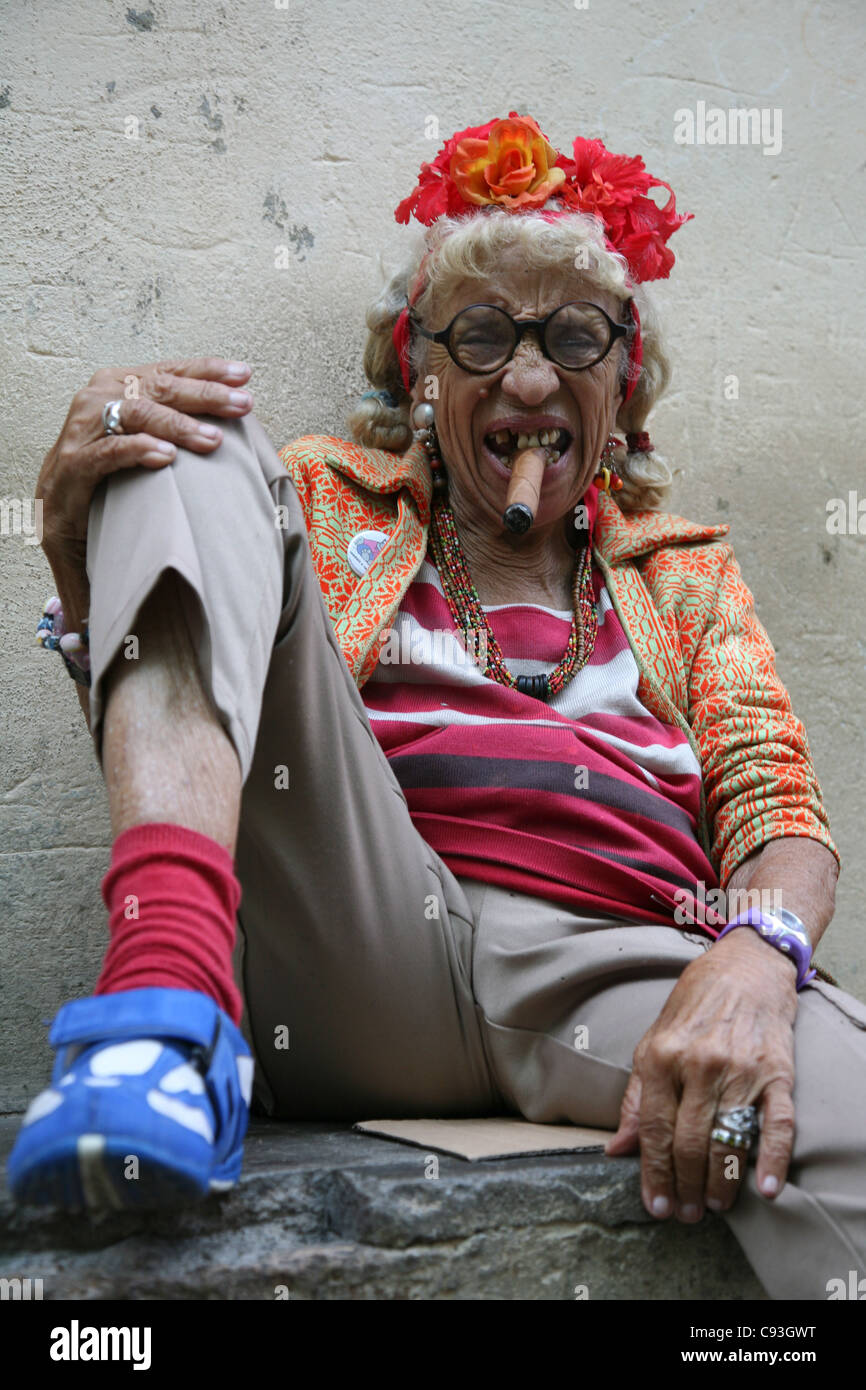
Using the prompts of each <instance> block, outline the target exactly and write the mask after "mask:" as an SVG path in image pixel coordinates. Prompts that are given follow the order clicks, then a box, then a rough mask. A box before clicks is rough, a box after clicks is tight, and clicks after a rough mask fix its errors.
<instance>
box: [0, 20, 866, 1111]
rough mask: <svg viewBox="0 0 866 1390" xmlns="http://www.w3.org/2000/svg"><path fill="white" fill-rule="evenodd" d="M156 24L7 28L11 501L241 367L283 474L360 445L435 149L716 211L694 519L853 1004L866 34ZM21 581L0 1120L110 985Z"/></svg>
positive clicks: (11, 653) (672, 427) (435, 23)
mask: <svg viewBox="0 0 866 1390" xmlns="http://www.w3.org/2000/svg"><path fill="white" fill-rule="evenodd" d="M141 3H142V5H145V4H147V5H148V8H140V9H138V10H136V9H133V8H131V7H128V6H127V4H126V3H125V0H68V3H66V4H64V5H62V6H59V5H57V4H55V3H52V0H30V3H27V4H24V3H23V0H5V3H4V4H3V5H2V9H0V25H2V33H0V64H2V70H0V150H2V163H0V208H2V220H3V251H4V256H3V260H4V273H3V279H2V291H0V354H2V360H0V372H2V383H3V389H2V398H3V403H2V466H3V478H2V481H0V496H2V497H19V498H22V499H26V498H29V497H30V496H32V490H33V484H34V481H35V479H36V476H37V473H38V470H39V466H40V461H41V458H42V456H43V454H44V452H45V450H46V449H47V448H48V446H49V445H50V443H51V441H52V439H53V438H54V437H55V436H56V434H57V432H58V430H59V428H60V425H61V423H62V420H63V417H64V415H65V412H66V409H67V406H68V403H69V399H70V397H71V396H72V394H73V393H74V391H75V390H76V389H77V388H78V387H80V386H81V385H83V384H84V383H85V382H86V381H87V379H88V378H89V376H90V375H91V373H92V372H93V371H94V370H95V368H97V367H98V366H101V365H105V364H109V363H111V364H124V365H125V364H135V363H141V362H146V361H149V360H153V359H154V358H156V357H158V356H161V355H164V354H168V353H172V354H175V353H181V354H192V353H197V352H202V351H205V352H218V353H224V354H226V355H229V356H238V357H244V358H246V359H247V360H248V361H249V362H250V363H251V364H253V365H254V367H255V375H254V378H253V381H252V386H253V388H254V389H255V392H256V397H257V410H258V413H259V415H260V416H261V418H262V419H263V420H264V422H265V424H266V426H267V427H268V429H269V430H270V432H271V434H272V436H273V438H274V439H275V440H276V441H277V442H284V441H286V440H289V439H291V438H293V437H295V436H297V435H298V434H302V433H307V432H310V431H315V430H327V431H331V432H337V433H340V432H341V431H342V428H343V419H344V416H345V413H346V411H347V408H348V407H349V405H350V403H351V401H352V399H353V397H354V396H355V395H356V393H357V392H358V391H359V390H360V389H362V385H363V382H362V375H361V370H360V357H361V348H362V321H363V312H364V307H365V304H366V301H367V299H368V297H369V296H370V295H371V294H372V293H373V291H374V290H375V289H376V287H377V285H378V283H379V268H378V267H379V257H380V253H381V254H382V255H384V257H385V258H386V260H389V259H393V257H394V256H395V255H396V254H398V253H399V249H400V247H401V244H402V242H403V239H404V237H405V235H406V233H405V231H404V230H403V229H401V228H398V227H397V225H396V224H395V223H394V221H393V218H392V215H391V211H392V209H393V208H394V206H395V205H396V203H397V202H398V201H399V199H400V198H401V197H403V196H404V195H405V194H406V193H407V192H408V191H409V189H410V188H411V187H412V185H413V183H414V180H415V175H416V172H417V168H418V165H419V163H420V161H421V160H422V159H425V158H430V157H431V156H432V155H433V154H434V153H435V151H436V150H437V149H438V147H439V143H441V141H436V142H434V141H431V140H429V139H427V138H425V123H427V122H428V118H430V117H431V116H435V117H436V118H437V119H438V121H439V128H440V132H441V137H442V138H444V137H445V136H447V135H449V134H450V133H451V132H452V131H453V130H455V129H460V128H462V127H464V126H467V125H472V124H479V123H480V122H482V121H484V120H487V119H489V118H491V117H492V116H494V115H505V114H507V112H508V110H509V109H517V110H520V111H528V112H529V113H531V114H533V115H534V116H535V117H536V118H537V119H538V120H539V121H540V123H541V125H542V126H543V128H544V129H545V130H546V131H547V133H548V134H549V136H550V138H551V139H552V140H553V142H554V143H555V144H557V145H559V147H560V148H567V147H568V145H569V144H570V141H571V139H572V138H573V137H574V135H575V134H578V133H583V134H586V135H599V136H601V137H602V138H603V139H604V140H605V141H606V142H607V143H608V145H609V146H610V147H611V148H612V149H614V150H617V151H620V150H621V151H624V152H627V153H632V152H642V153H643V154H644V156H645V158H646V160H647V164H648V167H649V168H650V169H651V170H652V171H653V172H657V173H659V174H660V175H662V176H664V177H666V178H668V179H669V180H670V181H671V183H672V184H673V186H674V188H675V189H676V192H677V195H678V200H679V203H680V206H681V207H683V208H686V209H691V210H693V211H694V212H695V213H696V220H695V221H694V222H693V223H691V224H689V226H687V227H686V228H685V229H683V230H682V231H681V232H680V233H678V235H677V237H676V239H675V243H674V244H675V249H676V255H677V261H678V264H677V268H676V271H675V274H674V278H673V279H672V280H671V281H670V283H668V284H664V285H662V286H661V287H660V288H659V290H658V294H657V300H658V302H659V304H660V305H661V307H662V309H663V312H664V315H665V319H666V321H667V324H668V327H669V334H670V340H671V347H672V349H673V353H674V357H675V360H676V364H677V369H676V379H675V383H674V386H673V389H672V392H671V395H670V397H669V398H668V400H667V401H666V402H665V403H664V404H663V405H662V406H661V407H660V408H659V411H658V414H657V418H656V421H655V429H654V433H655V435H656V437H657V440H658V443H659V446H660V447H662V448H663V450H664V452H665V453H666V454H667V455H668V456H669V457H671V458H672V459H673V460H674V461H675V462H676V464H677V465H678V466H680V467H681V468H682V470H683V471H682V478H681V480H680V483H679V488H678V494H677V496H676V498H675V500H674V504H673V505H674V509H675V510H677V511H681V512H684V513H686V514H687V515H690V516H692V517H694V518H696V519H702V520H707V521H713V520H720V519H724V520H726V521H730V522H732V523H733V539H734V541H735V544H736V547H737V550H738V553H739V555H740V558H741V561H742V564H743V567H744V569H745V572H746V576H747V579H748V580H749V582H750V583H751V585H752V587H753V589H754V591H755V593H756V595H757V599H758V606H759V611H760V613H761V616H762V618H763V619H764V621H765V623H766V625H767V627H768V628H769V631H770V633H771V635H772V636H773V638H774V641H775V643H776V646H777V650H778V660H779V666H780V669H781V672H782V675H783V678H784V679H785V681H786V682H787V684H788V686H789V688H790V690H791V692H792V695H793V698H794V701H795V708H796V709H797V710H798V712H799V713H800V714H801V716H802V717H803V719H804V720H805V722H806V725H807V727H808V729H809V733H810V737H811V741H812V746H813V751H814V755H815V758H816V762H817V766H818V770H819V774H820V776H821V779H822V783H823V788H824V793H825V797H826V801H827V804H828V806H829V808H830V811H831V814H832V818H833V827H834V831H835V834H836V837H837V839H838V842H839V845H840V847H841V850H842V853H843V856H844V858H845V860H846V865H847V867H846V872H845V874H844V877H843V881H842V888H841V893H840V899H839V910H838V915H837V920H836V923H835V925H834V927H833V929H832V932H831V935H830V937H829V940H828V941H827V944H826V946H824V947H822V949H821V952H820V958H821V959H822V960H823V962H824V963H825V964H826V965H827V966H828V967H829V968H830V969H831V970H833V971H834V972H837V973H838V974H839V975H840V976H841V977H842V979H843V981H844V983H846V984H847V986H848V987H849V988H852V989H853V990H855V991H857V992H859V993H861V994H862V993H864V991H866V928H864V923H863V920H862V917H863V913H862V902H863V898H864V890H866V865H864V855H863V850H864V830H863V822H864V817H863V803H864V797H863V787H862V783H863V765H864V755H866V748H864V732H863V728H864V713H866V697H864V693H863V667H864V644H863V637H862V631H863V625H862V614H863V608H864V601H866V569H864V566H866V546H864V542H863V539H862V537H858V536H856V535H844V536H841V535H832V534H830V533H828V530H827V525H826V508H827V502H828V500H829V499H831V498H845V499H847V497H848V492H849V490H852V489H856V488H857V487H858V486H861V488H862V484H861V481H860V478H861V475H860V472H859V471H858V465H857V462H856V455H857V452H858V449H857V445H858V441H859V440H860V439H862V424H860V422H859V421H858V419H857V410H858V406H859V403H860V400H861V399H862V396H863V384H864V383H863V370H862V361H861V344H860V337H861V334H862V328H861V325H860V324H859V323H858V321H857V314H856V307H857V303H858V299H859V294H858V291H859V275H860V272H861V265H862V262H861V259H860V255H859V252H860V246H861V242H862V226H863V221H864V218H863V164H862V139H861V128H860V127H861V125H862V118H861V114H860V113H861V112H862V109H863V93H862V90H861V89H860V87H861V85H862V84H861V74H862V72H863V70H864V53H863V49H864V19H863V12H862V8H861V7H860V6H859V5H858V4H857V3H856V0H821V3H811V0H748V3H746V0H742V2H741V3H735V2H734V3H732V2H731V0H698V2H697V3H694V4H687V3H685V0H645V3H640V4H638V3H630V2H629V0H588V3H587V4H585V5H582V4H573V3H570V0H533V2H532V4H523V5H521V4H516V3H509V2H508V0H499V2H498V3H492V2H491V3H487V4H477V3H474V2H473V0H437V3H436V4H430V3H428V0H403V3H402V5H401V6H399V7H394V6H385V5H383V4H374V3H372V0H360V3H358V2H357V0H314V3H303V0H287V5H286V7H285V8H280V4H281V0H278V3H277V4H274V3H273V0H255V2H254V0H238V3H234V4H231V5H229V4H225V5H220V4H211V3H203V2H202V0H141ZM701 101H703V102H705V103H707V105H708V106H713V105H716V106H719V107H721V108H723V109H724V110H727V109H728V108H730V107H736V106H748V107H756V108H766V109H767V111H768V113H771V112H772V111H774V110H780V111H781V113H782V147H781V149H780V150H779V151H778V152H776V153H764V150H763V148H762V147H761V146H760V145H742V144H741V145H717V146H709V145H706V144H704V145H699V144H694V145H687V144H678V143H676V142H675V140H674V130H675V113H676V112H677V111H678V110H681V109H683V108H687V109H690V110H692V111H693V112H696V111H697V103H698V102H701ZM428 128H429V127H428ZM767 131H768V135H769V134H770V133H771V132H770V127H769V126H768V127H767ZM136 136H137V138H135V137H136ZM279 246H287V247H288V248H289V255H288V267H287V268H285V269H276V268H275V252H276V248H277V247H279ZM858 330H859V331H858ZM730 377H736V378H737V379H738V397H737V398H735V399H733V398H729V397H731V396H732V392H733V386H732V383H731V382H730V381H728V382H727V388H726V379H727V378H730ZM861 453H862V449H861ZM864 510H866V508H864ZM854 525H855V526H856V521H855V522H854ZM863 528H864V531H866V517H864V521H863ZM0 562H2V566H3V605H2V614H0V622H2V649H3V664H2V674H0V681H2V697H3V698H2V711H3V714H2V718H3V756H2V770H0V777H2V825H0V849H2V861H0V862H2V875H3V878H2V890H0V891H2V903H3V910H2V915H0V933H2V942H0V971H2V982H0V989H2V994H0V1011H2V1019H3V1023H4V1031H3V1042H4V1046H3V1054H2V1055H3V1060H2V1066H0V1110H2V1109H14V1108H16V1107H19V1106H21V1105H22V1104H23V1103H24V1102H25V1099H26V1098H27V1096H28V1095H29V1094H32V1092H33V1090H34V1089H36V1088H37V1087H38V1086H39V1085H40V1084H41V1082H42V1080H43V1078H44V1076H45V1072H46V1066H47V1061H48V1054H47V1052H46V1049H45V1048H44V1045H43V1043H42V1038H43V1036H44V1034H43V1032H42V1027H41V1021H42V1020H44V1019H48V1018H50V1017H51V1015H52V1014H53V1012H54V1010H55V1009H56V1007H57V1006H58V1005H59V1004H60V1003H61V1002H62V1001H63V1000H64V999H66V998H67V997H68V996H70V995H75V994H82V993H86V992H87V991H88V989H89V988H90V986H91V984H92V981H93V979H94V976H95V973H96V971H97V968H98V963H99V959H100V954H101V949H102V944H103V937H104V921H103V911H102V908H101V906H100V902H99V892H98V890H99V882H100V878H101V875H102V874H103V872H104V870H105V868H106V865H107V862H108V848H107V847H108V843H109V836H108V820H107V815H106V803H105V797H104V793H103V790H102V785H101V781H100V778H99V776H98V775H97V771H96V767H95V763H94V759H93V756H92V753H91V749H90V745H89V740H88V736H87V733H86V730H85V726H84V722H83V720H82V718H81V716H80V713H79V710H78V705H77V701H76V700H75V697H74V692H73V690H72V686H71V682H70V681H69V680H68V679H67V677H66V676H65V675H64V673H63V671H62V669H61V667H60V664H59V661H58V660H57V659H56V658H54V657H50V656H48V655H46V654H44V653H42V652H41V651H38V650H37V649H36V648H35V647H34V646H33V645H32V640H33V627H34V624H35V621H36V619H37V617H38V614H39V612H40V609H41V604H42V601H43V600H44V598H45V597H46V596H47V594H48V593H49V592H50V591H51V579H50V574H49V570H48V567H47V565H46V563H45V561H44V559H43V557H42V554H41V551H40V550H39V548H38V546H36V545H29V544H27V543H26V538H25V537H24V536H22V535H19V536H15V535H10V536H4V537H2V538H0Z"/></svg>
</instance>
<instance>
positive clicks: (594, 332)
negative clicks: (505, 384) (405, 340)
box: [409, 300, 628, 375]
mask: <svg viewBox="0 0 866 1390" xmlns="http://www.w3.org/2000/svg"><path fill="white" fill-rule="evenodd" d="M409 317H410V321H411V322H412V324H413V325H414V327H415V328H416V329H417V330H418V332H419V333H420V334H421V336H422V337H423V338H429V339H430V341H431V342H434V343H442V344H444V346H445V347H446V348H447V350H448V352H449V354H450V356H451V358H452V361H454V362H456V363H457V366H458V367H462V368H463V370H464V372H475V373H476V374H478V375H481V374H482V373H485V372H496V371H498V370H499V369H500V367H504V366H505V364H506V362H510V361H511V358H512V357H513V356H514V353H515V351H516V350H517V344H518V343H519V342H520V340H521V338H522V337H523V335H524V333H528V332H530V331H531V330H534V331H535V332H536V333H537V334H538V341H539V343H540V344H541V350H542V352H543V353H544V355H545V357H549V358H550V360H551V362H554V363H556V365H557V366H558V367H562V368H564V369H565V370H566V371H569V372H580V371H584V370H585V368H587V367H594V366H596V365H597V364H598V363H599V362H602V361H603V360H604V358H605V357H607V354H608V353H609V352H610V350H611V348H612V347H613V345H614V343H615V342H616V341H617V339H618V338H624V337H625V335H626V333H627V332H628V327H627V326H626V325H625V324H622V323H614V321H613V319H612V318H610V317H609V315H607V314H606V313H605V311H604V309H600V308H599V307H598V305H597V304H590V303H588V302H586V301H584V300H577V301H574V302H573V303H569V304H560V306H559V308H558V309H554V310H553V312H552V313H550V314H548V315H547V317H546V318H543V319H513V318H512V317H511V315H510V314H509V313H507V312H506V310H505V309H500V308H499V306H498V305H496V304H469V305H468V306H467V307H466V308H465V309H461V310H460V312H459V314H455V316H454V318H453V319H452V320H451V322H450V323H449V325H448V327H447V328H443V329H440V331H439V332H438V333H433V332H431V331H430V329H429V328H425V327H424V325H423V324H422V323H421V322H420V320H419V319H418V318H417V317H416V316H415V315H414V314H411V313H410V316H409Z"/></svg>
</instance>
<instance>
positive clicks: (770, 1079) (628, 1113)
mask: <svg viewBox="0 0 866 1390" xmlns="http://www.w3.org/2000/svg"><path fill="white" fill-rule="evenodd" d="M796 981H797V976H796V968H795V966H794V963H793V961H791V960H790V959H789V958H788V957H786V956H784V955H783V954H782V953H781V952H779V951H776V950H774V949H773V948H772V947H770V946H768V945H767V943H766V942H764V941H761V940H760V938H759V937H757V936H756V935H755V934H754V933H753V932H752V931H751V930H750V929H749V928H747V927H744V928H741V929H740V930H738V931H734V932H730V933H729V935H728V936H726V937H725V938H724V940H723V941H720V942H718V943H717V944H716V945H714V946H713V947H712V948H711V949H710V950H709V951H706V952H704V954H703V955H701V956H700V957H699V958H698V959H697V960H695V961H692V962H691V964H690V965H688V966H687V968H686V969H685V970H684V971H683V974H682V975H681V976H680V979H679V980H678V981H677V984H676V986H675V987H674V989H673V990H672V992H671V994H670V996H669V998H668V1000H667V1003H666V1004H665V1007H664V1008H663V1010H662V1012H661V1014H660V1015H659V1018H658V1020H657V1021H656V1022H655V1023H654V1024H653V1026H652V1028H650V1029H649V1031H648V1032H647V1033H646V1034H645V1035H644V1037H643V1038H642V1039H641V1041H640V1043H639V1044H638V1046H637V1048H636V1050H635V1054H634V1068H633V1071H632V1075H631V1079H630V1081H629V1084H628V1086H627V1088H626V1092H625V1095H624V1097H623V1102H622V1109H621V1112H620V1123H619V1129H618V1130H617V1132H616V1134H615V1135H614V1137H613V1138H612V1139H611V1140H609V1141H608V1144H607V1147H606V1153H608V1154H610V1155H612V1156H619V1155H621V1154H626V1153H632V1152H634V1150H635V1148H636V1147H637V1145H638V1142H639V1143H640V1152H641V1195H642V1197H643V1202H644V1206H645V1207H646V1209H647V1211H649V1212H650V1213H651V1214H652V1215H653V1216H657V1217H660V1218H664V1217H667V1216H670V1215H671V1213H672V1212H675V1213H676V1215H677V1217H678V1218H679V1220H681V1221H686V1222H693V1221H699V1220H700V1219H701V1217H702V1216H703V1214H704V1208H705V1206H708V1207H709V1208H710V1209H711V1210H713V1211H725V1210H727V1209H728V1208H729V1207H731V1206H732V1205H733V1203H734V1201H735V1200H736V1197H737V1193H738V1192H739V1189H740V1184H741V1183H742V1181H743V1178H744V1177H745V1172H746V1161H747V1155H746V1153H745V1151H743V1150H736V1149H732V1148H730V1147H725V1146H723V1145H722V1144H720V1143H718V1141H716V1140H714V1139H711V1138H710V1131H711V1130H712V1129H713V1127H714V1125H715V1122H716V1114H717V1112H718V1111H719V1110H730V1109H733V1108H734V1107H736V1106H742V1105H754V1106H756V1107H758V1109H759V1110H760V1111H761V1112H762V1128H761V1134H760V1146H759V1149H758V1162H757V1177H758V1186H759V1189H760V1191H761V1192H762V1193H763V1195H764V1196H765V1197H774V1196H776V1195H778V1193H779V1192H781V1190H782V1187H783V1186H784V1183H785V1179H786V1177H787V1173H788V1164H789V1162H790V1159H791V1150H792V1147H793V1142H794V1100H793V1087H794V1034H793V1024H794V1018H795V1015H796V1012H797V993H796ZM732 1159H735V1160H737V1161H736V1162H732V1161H731V1160H732Z"/></svg>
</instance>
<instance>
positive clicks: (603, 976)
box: [464, 885, 866, 1299]
mask: <svg viewBox="0 0 866 1390" xmlns="http://www.w3.org/2000/svg"><path fill="white" fill-rule="evenodd" d="M464 887H465V888H466V892H467V896H468V898H469V900H470V905H471V907H472V909H473V911H474V915H475V952H474V960H473V981H474V988H475V995H476V998H477V1000H478V1002H479V1005H480V1007H481V1008H482V1010H483V1013H484V1025H483V1026H484V1032H485V1036H486V1041H487V1048H488V1054H489V1056H490V1060H491V1066H492V1067H493V1070H494V1073H495V1076H496V1080H497V1083H498V1085H499V1086H500V1089H501V1090H502V1092H503V1094H504V1095H505V1097H506V1098H507V1100H508V1102H509V1103H510V1104H511V1105H512V1106H513V1107H514V1108H515V1109H517V1110H519V1111H520V1113H522V1114H523V1115H525V1116H526V1118H527V1119H531V1120H537V1121H543V1122H554V1121H571V1122H572V1123H575V1124H586V1125H597V1126H600V1127H602V1128H610V1129H613V1128H616V1127H617V1125H618V1121H619V1108H620V1104H621V1101H622V1096H623V1093H624V1091H625V1087H626V1083H627V1081H628V1077H629V1074H630V1070H631V1060H632V1056H633V1053H634V1050H635V1048H636V1046H637V1044H638V1043H639V1041H640V1039H641V1038H642V1037H643V1035H644V1034H645V1033H646V1031H647V1029H648V1028H649V1027H650V1026H651V1025H652V1024H653V1023H654V1022H655V1020H656V1019H657V1018H658V1016H659V1014H660V1012H661V1010H662V1007H663V1006H664V1003H665V1001H666V999H667V997H668V995H669V994H670V992H671V990H672V989H673V987H674V985H675V984H676V982H677V980H678V979H679V976H680V975H681V973H682V971H683V970H684V969H685V967H686V966H687V965H688V964H689V962H690V961H692V960H694V959H696V958H697V957H698V956H699V955H700V954H701V952H702V951H703V950H705V949H709V943H708V942H706V941H704V940H702V939H700V938H699V937H697V936H692V935H686V934H685V933H683V932H681V931H678V930H677V929H675V928H673V927H662V926H656V925H640V924H634V925H633V924H628V925H627V924H623V923H617V922H612V921H611V920H609V919H601V918H600V919H586V918H580V917H577V916H575V915H574V914H571V913H569V912H568V911H566V910H564V909H563V908H561V907H559V906H558V905H556V904H553V903H546V902H543V901H542V900H541V899H536V898H529V897H526V896H524V895H522V894H511V893H508V892H506V891H504V890H502V889H498V888H493V887H485V886H483V885H478V886H477V887H472V886H469V885H464ZM794 1044H795V1089H794V1104H795V1111H796V1125H797V1130H796V1137H795V1144H794V1154H793V1161H792V1164H791V1168H790V1175H789V1179H788V1182H787V1184H786V1186H785V1188H784V1189H783V1191H782V1192H781V1194H780V1195H779V1196H778V1197H777V1198H775V1199H774V1200H772V1201H768V1200H767V1199H766V1198H764V1197H762V1196H761V1195H760V1194H759V1193H758V1190H757V1185H756V1182H755V1169H754V1165H753V1164H752V1165H749V1166H748V1168H747V1174H746V1178H745V1181H744V1185H743V1188H742V1189H741V1191H740V1193H739V1195H738V1198H737V1201H736V1203H735V1205H734V1207H733V1208H732V1210H731V1211H730V1212H728V1213H725V1220H727V1222H728V1224H729V1226H730V1228H731V1230H732V1231H733V1233H734V1235H735V1236H736V1237H737V1240H738V1241H739V1243H740V1245H741V1246H742V1248H743V1250H744V1252H745V1254H746V1256H747V1258H748V1259H749V1261H750V1263H751V1264H752V1266H753V1268H754V1269H755V1272H756V1273H757V1275H758V1277H759V1278H760V1279H761V1281H762V1283H763V1284H764V1286H765V1288H766V1289H767V1291H768V1292H769V1293H770V1295H771V1296H772V1297H773V1298H793V1299H822V1298H827V1297H828V1293H829V1292H830V1291H831V1290H830V1289H828V1284H829V1281H830V1280H832V1279H840V1278H841V1279H845V1280H846V1281H847V1280H848V1279H849V1273H850V1271H852V1270H854V1271H856V1272H857V1275H858V1278H860V1277H864V1276H866V1005H864V1004H862V1003H860V1002H859V1001H858V1000H856V999H854V998H852V997H851V996H850V995H848V994H846V993H844V992H843V991H842V990H839V989H835V988H834V987H833V986H830V985H825V984H822V983H820V982H819V983H818V984H817V985H815V986H813V987H811V988H809V989H806V990H804V991H802V992H801V994H800V996H799V1003H798V1011H797V1018H796V1022H795V1027H794ZM611 1161H612V1162H615V1161H616V1160H611ZM834 1287H835V1286H834ZM863 1292H864V1293H866V1284H864V1286H863Z"/></svg>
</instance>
